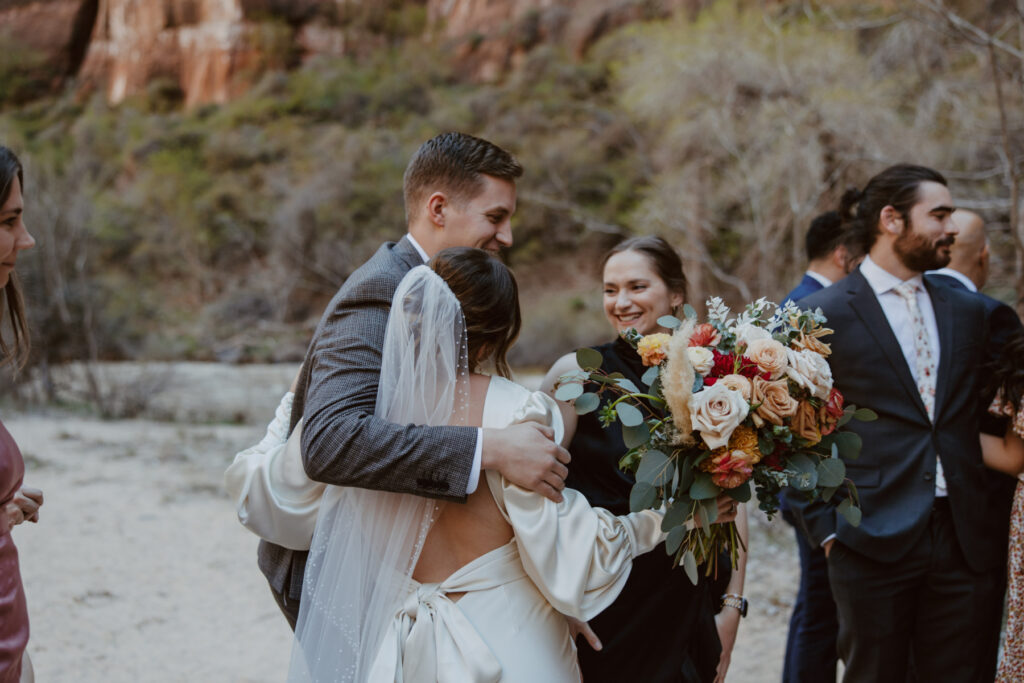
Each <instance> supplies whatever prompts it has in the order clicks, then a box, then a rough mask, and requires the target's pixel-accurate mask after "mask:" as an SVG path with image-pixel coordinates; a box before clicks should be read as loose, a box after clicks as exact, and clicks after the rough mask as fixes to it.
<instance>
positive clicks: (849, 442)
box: [835, 432, 863, 460]
mask: <svg viewBox="0 0 1024 683" xmlns="http://www.w3.org/2000/svg"><path fill="white" fill-rule="evenodd" d="M835 436H836V441H835V442H836V445H837V446H839V457H841V458H843V459H844V460H856V459H857V458H858V456H860V448H861V445H862V444H863V441H862V439H861V438H860V434H857V433H856V432H839V433H838V434H836V435H835Z"/></svg>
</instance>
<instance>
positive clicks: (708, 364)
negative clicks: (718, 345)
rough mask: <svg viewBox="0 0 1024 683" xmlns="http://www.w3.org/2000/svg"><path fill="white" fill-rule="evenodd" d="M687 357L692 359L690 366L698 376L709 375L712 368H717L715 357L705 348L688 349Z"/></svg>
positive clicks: (692, 347)
mask: <svg viewBox="0 0 1024 683" xmlns="http://www.w3.org/2000/svg"><path fill="white" fill-rule="evenodd" d="M686 357H687V358H689V359H690V365H692V366H693V371H694V372H696V373H697V374H698V375H707V374H708V373H709V372H711V368H713V367H715V355H714V354H713V353H711V350H710V349H708V348H706V347H704V346H690V347H688V348H687V349H686Z"/></svg>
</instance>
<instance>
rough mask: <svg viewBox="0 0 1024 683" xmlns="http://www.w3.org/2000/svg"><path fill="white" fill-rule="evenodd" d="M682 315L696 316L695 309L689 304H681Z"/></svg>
mask: <svg viewBox="0 0 1024 683" xmlns="http://www.w3.org/2000/svg"><path fill="white" fill-rule="evenodd" d="M683 315H684V316H685V317H687V318H696V317H697V310H696V309H695V308H694V307H693V306H691V305H690V304H683Z"/></svg>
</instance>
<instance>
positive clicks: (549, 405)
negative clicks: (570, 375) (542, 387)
mask: <svg viewBox="0 0 1024 683" xmlns="http://www.w3.org/2000/svg"><path fill="white" fill-rule="evenodd" d="M484 419H485V421H487V422H489V423H492V424H487V425H484V426H495V427H497V426H501V427H506V426H508V425H510V424H515V423H517V422H539V423H541V424H543V425H546V426H549V427H554V428H555V429H556V431H558V430H560V429H561V423H562V417H561V413H559V411H558V406H557V404H556V403H555V401H554V399H552V398H551V397H550V396H548V395H547V394H545V393H544V392H542V391H531V390H530V389H527V388H526V387H524V386H523V385H522V384H518V383H516V382H513V381H512V380H510V379H506V378H504V377H500V376H497V375H495V376H494V377H492V378H491V385H490V389H489V390H488V392H487V402H486V404H485V407H484ZM497 423H500V425H499V424H497ZM559 438H561V437H560V436H559Z"/></svg>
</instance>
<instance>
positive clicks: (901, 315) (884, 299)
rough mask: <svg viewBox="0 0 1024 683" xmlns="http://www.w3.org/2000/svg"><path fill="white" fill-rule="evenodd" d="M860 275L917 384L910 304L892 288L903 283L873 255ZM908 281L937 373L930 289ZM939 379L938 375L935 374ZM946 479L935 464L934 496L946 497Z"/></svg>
mask: <svg viewBox="0 0 1024 683" xmlns="http://www.w3.org/2000/svg"><path fill="white" fill-rule="evenodd" d="M860 274H861V275H863V276H864V279H865V280H867V281H868V285H870V286H871V289H872V290H873V291H874V292H875V296H876V297H877V298H878V303H879V304H880V305H881V306H882V312H883V313H885V318H886V320H888V321H889V327H890V328H892V332H893V334H894V335H896V341H897V342H899V345H900V350H901V351H903V357H904V358H905V359H906V361H907V367H908V368H909V369H910V374H911V376H913V378H914V381H915V382H916V381H917V347H916V346H915V345H914V325H913V323H912V322H911V319H910V311H909V310H908V309H907V302H906V301H905V300H904V299H903V297H901V296H900V295H899V294H897V293H896V292H894V291H893V288H894V287H896V286H897V285H900V284H902V283H903V280H900V279H899V278H898V277H897V276H895V275H893V274H892V273H890V272H889V271H887V270H885V269H884V268H882V267H881V266H879V265H878V264H877V263H875V262H874V261H872V260H871V257H870V256H867V257H865V258H864V262H863V263H861V265H860ZM908 282H914V283H915V284H916V285H917V306H918V308H919V309H920V311H921V317H922V318H924V326H925V328H926V329H927V330H928V337H929V339H930V340H931V345H932V355H933V357H934V358H935V359H936V372H937V371H938V359H939V357H940V355H939V326H938V323H937V322H936V321H935V308H934V307H932V299H931V297H930V296H928V290H927V289H925V286H924V278H923V276H921V275H915V276H914V277H912V278H910V280H908ZM936 379H938V376H937V375H936ZM945 484H946V478H945V476H944V475H943V473H942V462H941V461H940V462H938V463H937V464H936V471H935V495H936V496H945V495H946V486H945Z"/></svg>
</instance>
